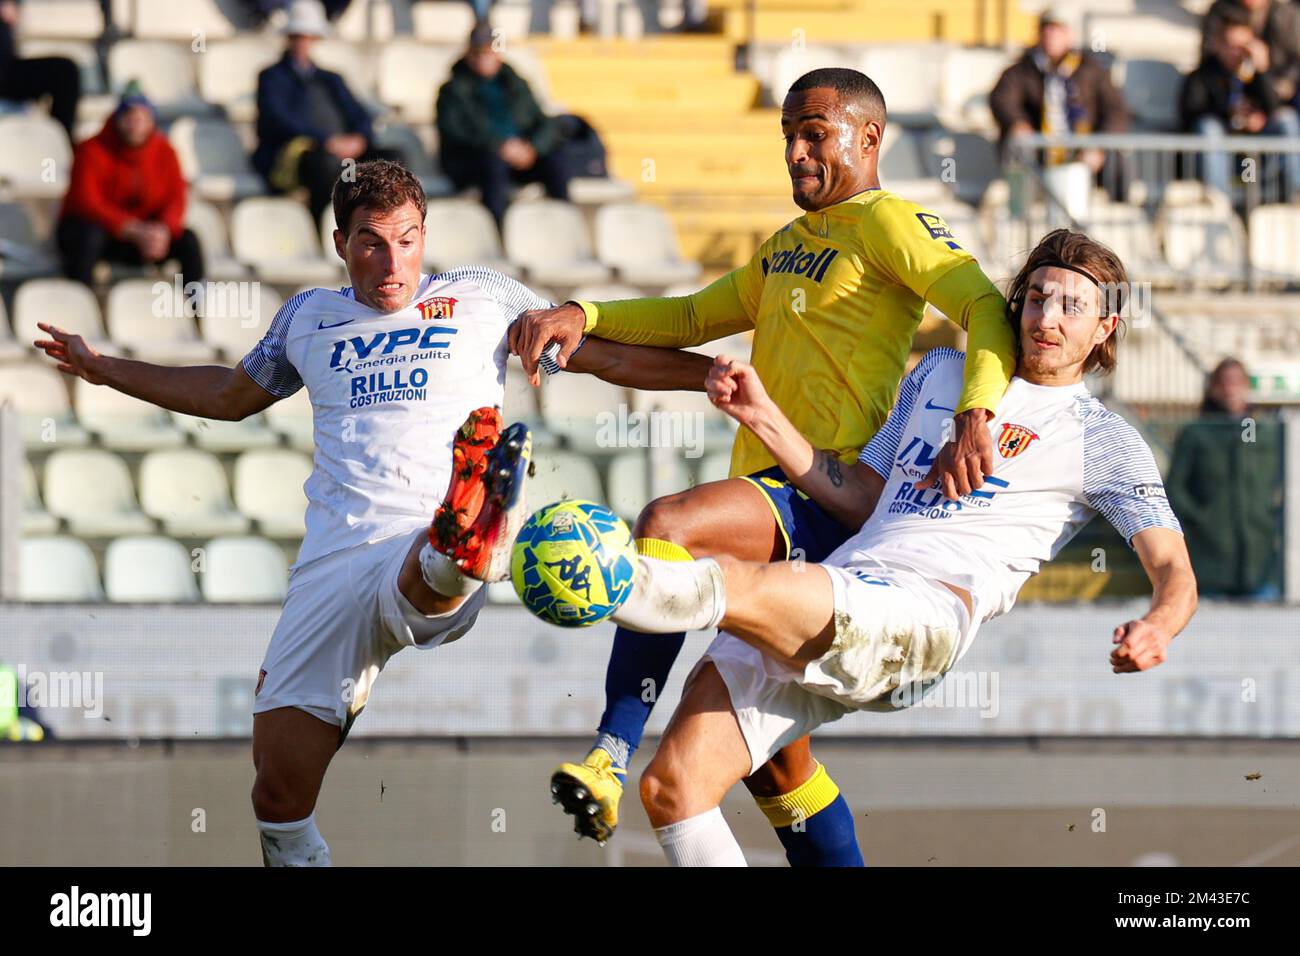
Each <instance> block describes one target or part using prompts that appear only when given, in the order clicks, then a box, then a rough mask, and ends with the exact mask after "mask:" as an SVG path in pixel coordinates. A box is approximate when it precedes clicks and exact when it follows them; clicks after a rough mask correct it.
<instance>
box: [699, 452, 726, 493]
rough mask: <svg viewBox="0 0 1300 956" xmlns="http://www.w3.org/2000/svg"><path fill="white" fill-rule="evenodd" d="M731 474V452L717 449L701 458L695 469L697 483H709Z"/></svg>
mask: <svg viewBox="0 0 1300 956" xmlns="http://www.w3.org/2000/svg"><path fill="white" fill-rule="evenodd" d="M730 475H731V452H730V451H715V452H714V453H713V454H711V455H705V456H704V457H703V458H701V459H700V463H699V465H698V466H697V467H696V469H695V483H696V484H697V485H707V484H708V483H709V482H711V481H723V480H725V479H726V478H728V477H730Z"/></svg>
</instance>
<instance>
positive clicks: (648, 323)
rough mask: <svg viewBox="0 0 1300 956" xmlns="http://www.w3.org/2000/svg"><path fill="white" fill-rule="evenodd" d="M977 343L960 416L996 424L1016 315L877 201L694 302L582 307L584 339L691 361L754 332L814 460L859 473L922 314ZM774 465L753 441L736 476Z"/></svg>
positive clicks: (920, 230) (907, 212)
mask: <svg viewBox="0 0 1300 956" xmlns="http://www.w3.org/2000/svg"><path fill="white" fill-rule="evenodd" d="M926 302H929V303H931V304H932V305H933V306H934V307H935V308H936V309H938V310H939V311H940V312H942V313H943V314H944V315H946V316H947V317H948V318H949V319H950V320H951V321H953V322H956V323H957V324H959V325H960V326H961V327H962V328H963V329H965V330H966V332H967V354H966V366H965V386H964V390H963V392H962V397H961V401H960V403H959V404H958V407H957V409H956V411H965V410H966V409H969V408H987V409H989V410H990V411H996V410H997V403H998V400H999V399H1000V398H1001V397H1002V393H1003V391H1005V389H1006V387H1007V384H1008V383H1009V382H1010V381H1011V375H1012V372H1013V371H1014V368H1015V355H1016V351H1015V349H1016V344H1015V336H1014V335H1013V333H1012V329H1011V325H1010V323H1009V322H1008V320H1007V316H1006V303H1005V301H1004V300H1003V298H1002V295H1001V294H1000V293H999V292H998V290H997V288H996V287H995V286H994V285H993V283H992V282H990V281H989V279H988V277H986V276H985V275H984V273H983V271H982V270H981V269H980V267H979V264H978V263H977V262H976V261H975V259H974V258H973V257H972V256H971V254H970V253H969V252H967V251H966V250H964V249H962V248H961V246H960V245H959V244H958V242H957V240H956V239H955V238H954V237H953V235H952V233H951V231H950V230H949V229H948V226H947V225H946V224H945V223H944V221H943V219H942V218H940V217H939V216H937V215H935V214H934V213H932V212H928V211H926V210H925V209H923V208H922V207H920V206H918V205H916V204H915V203H912V202H908V201H907V200H905V199H902V198H900V197H898V196H896V195H894V194H893V193H890V192H887V191H885V190H881V189H869V190H866V191H864V192H861V193H858V194H857V195H854V196H851V197H849V198H848V199H846V200H844V201H843V202H840V203H836V204H835V205H833V206H828V207H827V208H825V209H822V210H819V211H817V212H809V213H805V214H804V215H802V216H800V217H799V218H798V219H796V220H794V221H793V222H791V223H790V224H788V225H786V226H784V227H782V228H781V229H780V230H778V231H777V232H776V233H775V234H773V235H772V236H771V237H770V238H769V239H767V241H765V242H764V243H763V244H762V245H761V246H760V247H759V249H758V251H757V252H756V253H755V254H754V256H753V258H752V259H750V261H749V262H748V263H746V264H745V265H744V266H742V267H741V268H739V269H736V270H735V271H733V272H730V273H728V274H727V275H725V276H723V277H722V278H720V279H718V280H717V281H716V282H714V283H712V284H711V285H709V286H708V287H707V288H704V289H701V290H700V291H699V292H697V293H695V294H694V295H690V296H681V297H674V298H646V299H631V300H627V301H619V302H578V305H580V306H581V307H582V309H583V311H584V312H585V313H586V316H587V323H586V331H587V332H589V333H591V334H594V335H596V336H598V337H600V338H605V339H610V340H612V341H615V342H624V343H628V344H632V345H659V346H667V347H672V348H683V347H688V346H692V345H700V344H702V343H704V342H709V341H712V340H714V339H718V338H722V337H724V336H727V335H731V334H734V333H736V332H741V331H745V330H747V329H753V330H754V345H753V353H752V357H751V359H750V361H751V362H752V364H753V366H754V368H755V369H757V371H758V374H759V376H760V377H761V378H762V380H763V383H764V385H765V386H766V388H767V392H768V394H769V395H771V397H772V399H773V401H775V402H776V404H777V406H778V407H779V408H781V410H782V411H783V412H785V414H786V415H787V416H788V417H789V419H790V421H791V422H792V423H793V424H794V425H795V427H796V428H798V429H799V431H800V432H802V433H803V435H804V436H805V437H806V438H807V439H808V440H809V441H810V442H811V443H812V444H813V446H814V447H817V448H823V449H827V450H830V451H833V452H834V453H835V454H837V455H838V456H839V457H840V458H842V459H844V460H846V461H856V460H857V456H858V452H859V451H860V450H861V449H862V446H863V445H865V444H866V443H867V442H868V441H869V440H870V439H871V437H872V436H873V435H875V433H876V431H877V430H878V429H879V428H880V426H881V425H882V424H883V423H884V421H885V418H886V416H887V415H888V414H889V410H890V408H891V407H892V406H893V403H894V396H895V394H896V393H897V391H898V383H899V380H900V379H901V378H902V376H903V371H904V369H905V367H906V363H907V357H908V354H909V353H910V351H911V346H912V338H913V335H914V334H915V332H916V327H917V326H918V325H919V324H920V322H921V317H922V315H923V314H924V311H925V303H926ZM774 464H775V462H774V461H773V459H772V456H771V455H770V454H769V453H768V451H767V449H766V448H764V447H763V444H762V443H761V442H760V441H759V440H758V438H757V437H755V435H754V434H753V433H751V432H750V431H749V430H748V429H741V430H740V432H739V433H738V434H737V437H736V442H735V445H734V447H733V449H732V455H731V474H732V475H733V476H736V475H747V474H752V473H753V472H756V471H761V470H763V469H765V468H770V467H772V466H773V465H774Z"/></svg>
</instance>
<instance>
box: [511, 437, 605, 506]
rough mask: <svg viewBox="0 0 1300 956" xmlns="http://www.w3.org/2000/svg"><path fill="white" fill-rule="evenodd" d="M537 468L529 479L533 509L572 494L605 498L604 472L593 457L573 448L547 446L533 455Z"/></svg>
mask: <svg viewBox="0 0 1300 956" xmlns="http://www.w3.org/2000/svg"><path fill="white" fill-rule="evenodd" d="M533 461H534V463H535V466H536V470H535V472H534V474H533V476H532V477H531V478H529V479H528V491H527V495H528V510H529V511H530V512H532V511H536V510H537V509H539V508H543V507H545V506H546V505H550V504H554V503H555V502H557V501H561V500H563V499H566V498H569V499H573V500H577V501H604V500H605V498H604V492H603V491H602V490H601V487H600V475H599V474H598V473H597V471H596V466H595V465H593V464H592V463H591V459H590V458H587V457H585V456H584V455H576V454H574V453H573V452H569V451H558V450H547V451H540V452H538V453H537V454H535V455H534V456H533Z"/></svg>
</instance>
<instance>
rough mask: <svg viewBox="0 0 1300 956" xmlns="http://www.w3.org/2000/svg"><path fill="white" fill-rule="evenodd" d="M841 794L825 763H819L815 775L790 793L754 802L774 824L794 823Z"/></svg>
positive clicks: (759, 798) (815, 811) (777, 825)
mask: <svg viewBox="0 0 1300 956" xmlns="http://www.w3.org/2000/svg"><path fill="white" fill-rule="evenodd" d="M839 795H840V788H839V785H838V784H837V783H836V782H835V781H834V780H832V779H831V775H830V774H828V773H827V772H826V768H825V767H824V766H823V765H822V764H820V763H819V764H817V769H816V770H814V771H813V775H812V776H811V777H809V778H808V779H807V780H805V781H804V782H803V783H801V784H800V785H799V786H797V787H795V788H794V789H793V790H791V791H790V792H789V793H781V794H777V795H776V796H775V797H755V798H754V802H755V803H757V804H758V808H759V809H760V810H762V811H763V814H764V815H765V816H766V817H767V819H768V822H769V823H771V824H772V826H774V827H776V828H777V829H780V828H781V827H788V826H792V825H793V824H794V822H795V821H796V820H807V819H808V818H809V817H811V816H812V815H813V814H815V813H820V812H821V811H822V810H825V809H826V808H827V807H828V806H830V805H831V804H832V803H834V802H835V798H836V797H838V796H839Z"/></svg>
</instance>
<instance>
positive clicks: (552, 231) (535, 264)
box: [502, 199, 609, 286]
mask: <svg viewBox="0 0 1300 956" xmlns="http://www.w3.org/2000/svg"><path fill="white" fill-rule="evenodd" d="M502 232H503V234H504V236H505V247H506V255H507V256H508V257H509V258H510V261H511V262H514V263H518V264H519V265H521V266H523V267H524V268H525V269H526V270H527V272H528V278H529V279H530V280H535V281H537V282H546V283H550V284H552V285H560V286H573V285H582V284H584V283H588V282H603V281H605V280H606V279H607V278H609V269H608V268H607V267H606V266H604V265H602V264H601V263H599V262H597V261H596V260H595V259H594V258H593V257H592V252H591V236H590V235H589V234H588V232H587V224H586V223H585V222H584V221H583V219H582V214H581V213H580V212H579V211H578V208H577V207H576V206H574V205H573V204H572V203H567V202H563V201H562V200H559V199H534V200H531V201H519V202H515V203H514V204H513V205H511V206H510V207H509V208H508V209H507V210H506V218H505V224H504V226H503V229H502Z"/></svg>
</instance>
